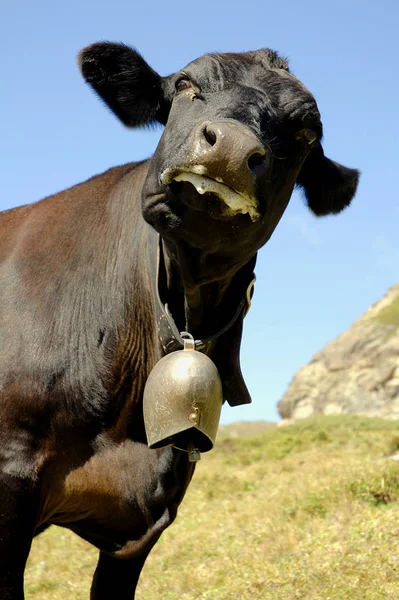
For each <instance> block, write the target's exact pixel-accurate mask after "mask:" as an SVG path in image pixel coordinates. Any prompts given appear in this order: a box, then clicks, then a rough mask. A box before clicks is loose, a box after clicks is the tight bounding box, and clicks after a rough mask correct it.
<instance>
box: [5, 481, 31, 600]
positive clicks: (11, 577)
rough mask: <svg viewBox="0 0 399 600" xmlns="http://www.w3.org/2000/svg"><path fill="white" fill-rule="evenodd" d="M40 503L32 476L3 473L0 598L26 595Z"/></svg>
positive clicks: (17, 599)
mask: <svg viewBox="0 0 399 600" xmlns="http://www.w3.org/2000/svg"><path fill="white" fill-rule="evenodd" d="M36 506H37V504H36V494H35V491H34V489H33V484H32V482H31V481H30V480H25V479H21V478H19V477H14V476H10V475H6V474H4V473H1V474H0V600H23V598H24V589H23V587H24V570H25V564H26V559H27V558H28V554H29V550H30V547H31V543H32V537H33V533H34V529H35V518H36Z"/></svg>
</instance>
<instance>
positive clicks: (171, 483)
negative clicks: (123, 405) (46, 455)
mask: <svg viewBox="0 0 399 600" xmlns="http://www.w3.org/2000/svg"><path fill="white" fill-rule="evenodd" d="M192 473H193V467H192V465H191V463H189V462H188V460H187V455H185V454H184V453H181V452H178V451H175V450H172V448H165V449H163V450H158V451H154V450H149V449H148V448H147V446H145V445H144V444H140V443H136V442H133V441H131V440H125V441H124V442H122V443H120V444H117V445H108V446H106V447H105V448H104V449H103V450H101V451H99V452H96V453H95V454H93V455H92V456H91V457H90V458H89V459H88V460H87V461H86V462H84V464H82V465H80V466H78V467H75V468H73V469H71V470H69V471H68V467H67V466H66V465H65V464H64V465H62V466H60V465H58V466H56V467H54V468H53V469H49V472H48V473H46V475H45V477H44V481H43V486H42V501H41V519H40V521H41V523H54V524H58V525H62V526H65V527H68V528H70V529H73V530H74V531H75V532H76V533H78V534H79V535H81V536H82V537H84V538H85V539H87V540H89V541H90V542H91V543H93V544H95V545H96V546H98V547H99V548H100V549H103V550H113V549H114V548H117V547H121V546H123V544H125V543H126V541H127V540H130V539H139V538H140V537H141V536H144V535H145V534H146V533H147V532H148V531H149V530H150V529H151V528H152V527H153V526H154V524H156V523H157V522H158V521H159V519H160V518H161V517H162V515H165V511H166V512H167V513H168V515H170V518H169V519H167V520H165V526H167V525H168V524H169V522H171V521H172V520H173V519H174V517H175V515H176V511H177V507H178V505H179V503H180V502H181V500H182V498H183V496H184V492H185V490H186V488H187V485H188V483H189V481H190V479H191V476H192Z"/></svg>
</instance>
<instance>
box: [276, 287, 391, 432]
mask: <svg viewBox="0 0 399 600" xmlns="http://www.w3.org/2000/svg"><path fill="white" fill-rule="evenodd" d="M278 410H279V413H280V415H281V416H282V418H283V419H287V420H290V421H291V420H294V421H296V420H299V419H305V418H307V417H309V416H312V415H320V414H325V415H337V414H345V413H356V414H363V415H368V416H381V417H384V418H390V419H399V284H397V285H395V286H393V287H392V288H391V289H390V290H388V292H387V294H386V295H385V296H384V297H383V298H382V299H381V300H380V301H379V302H377V303H376V304H374V305H373V306H372V307H371V308H369V309H368V310H367V311H366V313H365V314H364V315H363V316H362V317H360V319H358V321H356V322H355V323H354V324H353V325H352V327H351V328H350V329H349V330H348V331H346V332H345V333H343V334H342V335H340V336H339V337H338V338H336V339H335V340H333V341H332V342H330V343H329V344H328V345H327V346H326V347H325V348H324V349H323V350H322V351H321V352H318V353H317V354H315V356H314V357H313V360H312V361H311V362H310V363H309V364H307V365H305V366H304V367H302V368H301V369H300V370H299V371H298V373H297V374H296V375H295V376H294V378H293V379H292V381H291V383H290V385H289V387H288V389H287V391H286V393H285V394H284V396H283V397H282V398H281V400H280V402H279V404H278Z"/></svg>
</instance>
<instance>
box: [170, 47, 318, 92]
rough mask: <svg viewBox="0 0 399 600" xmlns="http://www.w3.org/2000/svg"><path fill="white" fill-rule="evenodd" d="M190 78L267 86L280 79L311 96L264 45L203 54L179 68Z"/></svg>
mask: <svg viewBox="0 0 399 600" xmlns="http://www.w3.org/2000/svg"><path fill="white" fill-rule="evenodd" d="M182 72H185V73H187V74H189V75H190V76H192V77H193V78H194V79H197V80H198V83H200V82H201V81H207V82H213V83H214V84H216V83H218V85H219V86H221V87H224V86H225V85H229V84H243V85H255V86H256V85H260V84H264V85H267V83H268V82H271V81H276V79H279V80H281V85H283V86H284V85H286V86H287V87H294V88H297V90H298V92H299V91H301V92H302V93H304V94H306V95H309V96H311V93H310V92H309V90H308V89H307V88H306V87H305V86H304V85H303V83H302V82H301V81H300V80H299V79H297V78H296V77H295V76H294V75H292V73H290V71H289V67H288V63H287V61H286V60H285V59H283V58H281V57H280V56H279V55H278V54H277V52H275V51H274V50H270V49H268V48H264V49H261V50H255V51H251V52H243V53H224V54H221V53H220V54H217V53H213V54H205V55H204V56H201V57H200V58H197V59H196V60H194V61H192V62H190V63H189V64H188V65H187V66H186V67H184V68H183V69H182Z"/></svg>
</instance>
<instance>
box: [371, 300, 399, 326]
mask: <svg viewBox="0 0 399 600" xmlns="http://www.w3.org/2000/svg"><path fill="white" fill-rule="evenodd" d="M374 319H375V320H377V321H378V322H379V323H382V324H383V325H395V327H399V298H395V300H393V301H392V302H391V303H390V304H388V306H385V307H384V308H383V309H381V310H380V311H379V312H378V313H377V314H376V315H375V317H374Z"/></svg>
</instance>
